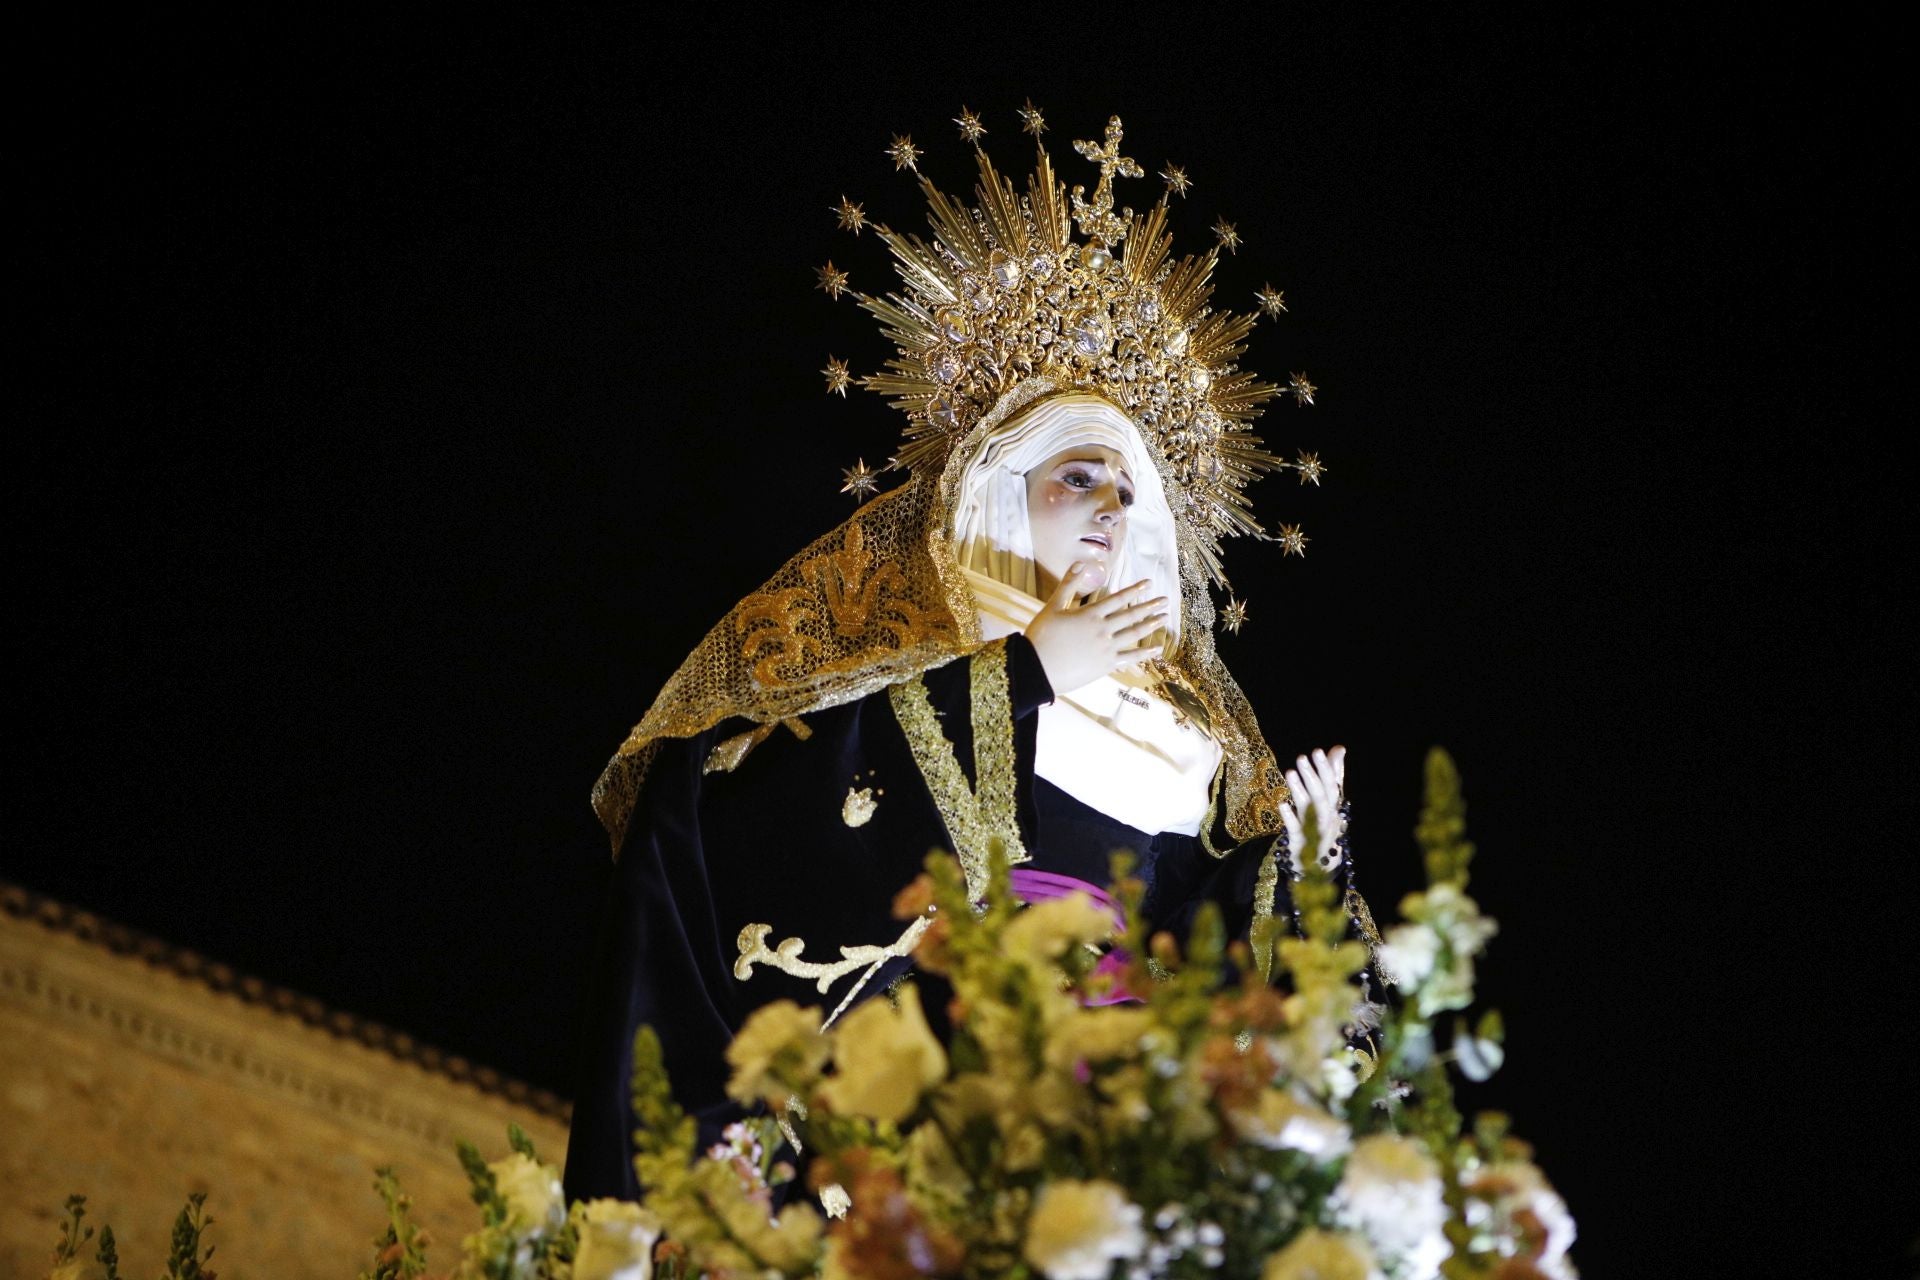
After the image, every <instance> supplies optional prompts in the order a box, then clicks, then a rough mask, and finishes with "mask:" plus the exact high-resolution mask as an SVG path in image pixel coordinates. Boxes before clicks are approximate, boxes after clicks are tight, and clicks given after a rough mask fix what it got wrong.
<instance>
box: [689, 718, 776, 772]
mask: <svg viewBox="0 0 1920 1280" xmlns="http://www.w3.org/2000/svg"><path fill="white" fill-rule="evenodd" d="M772 732H773V726H772V725H770V724H763V725H761V726H760V727H759V728H757V729H749V730H747V731H746V732H745V733H736V734H734V735H733V736H732V737H731V738H728V739H727V740H726V741H725V742H722V743H719V744H717V745H716V746H715V747H714V749H713V750H712V751H709V752H708V753H707V762H706V763H705V764H703V765H701V766H700V772H701V773H732V772H733V771H734V770H735V769H738V768H739V767H740V762H741V761H742V760H745V759H746V758H747V753H748V752H749V751H751V750H753V749H754V748H755V747H757V746H759V745H760V744H761V743H763V742H765V741H766V740H767V735H768V734H770V733H772Z"/></svg>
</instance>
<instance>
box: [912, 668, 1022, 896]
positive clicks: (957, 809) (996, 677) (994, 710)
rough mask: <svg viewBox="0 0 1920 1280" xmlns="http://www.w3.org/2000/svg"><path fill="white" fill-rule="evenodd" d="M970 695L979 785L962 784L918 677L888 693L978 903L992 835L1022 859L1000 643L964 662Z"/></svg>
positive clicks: (983, 893) (1010, 714)
mask: <svg viewBox="0 0 1920 1280" xmlns="http://www.w3.org/2000/svg"><path fill="white" fill-rule="evenodd" d="M968 681H969V684H970V685H971V692H972V698H971V701H972V714H973V776H974V778H975V780H976V782H977V785H978V789H977V790H976V788H975V787H970V786H968V785H967V775H966V774H965V773H964V772H963V771H962V770H961V768H960V761H959V760H958V759H956V758H955V757H954V754H953V743H951V742H949V741H948V740H947V735H946V734H945V733H944V732H943V731H942V730H941V728H940V717H939V716H937V715H935V714H934V710H933V703H932V701H931V700H930V699H929V698H928V697H927V686H926V685H925V684H924V683H922V682H921V680H920V678H919V677H917V676H916V677H914V678H913V679H912V680H904V681H902V682H901V683H899V684H896V685H894V686H893V687H892V688H890V689H888V690H887V698H888V700H889V701H891V702H892V704H893V714H894V718H895V719H897V720H898V721H899V722H900V729H901V732H903V733H904V734H906V738H907V746H908V747H909V748H910V749H911V750H912V751H913V759H914V763H915V764H918V765H919V766H920V776H921V777H922V778H924V779H926V783H927V791H928V793H929V794H931V795H932V797H933V804H934V807H935V808H936V809H938V810H939V811H940V819H941V821H942V822H944V823H946V827H947V836H948V838H949V839H951V840H952V841H953V844H954V850H953V852H954V855H955V856H956V857H958V858H959V859H960V868H961V870H962V871H963V872H964V873H965V875H966V878H967V894H968V896H969V897H971V898H972V899H973V900H974V901H976V902H978V901H979V900H980V899H981V898H984V897H985V896H986V892H987V851H988V848H989V845H990V844H991V842H992V841H993V840H995V839H998V840H1000V841H1001V843H1002V844H1003V845H1004V846H1005V848H1006V851H1007V861H1008V862H1009V863H1019V862H1025V861H1027V858H1028V854H1027V848H1026V845H1025V844H1024V843H1023V842H1022V841H1021V839H1020V823H1019V819H1018V817H1017V811H1016V809H1015V807H1014V759H1013V706H1012V704H1011V703H1010V702H1009V700H1008V697H1007V647H1006V643H1005V641H998V642H996V643H994V644H990V645H987V646H986V647H985V648H983V649H980V650H978V651H976V652H975V653H974V655H973V657H972V658H971V659H970V660H969V670H968Z"/></svg>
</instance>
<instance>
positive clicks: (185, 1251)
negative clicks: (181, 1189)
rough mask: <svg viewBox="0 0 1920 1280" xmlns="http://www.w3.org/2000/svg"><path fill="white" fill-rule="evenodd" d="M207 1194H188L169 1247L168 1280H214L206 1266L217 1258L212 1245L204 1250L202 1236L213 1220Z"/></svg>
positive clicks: (177, 1218) (174, 1222)
mask: <svg viewBox="0 0 1920 1280" xmlns="http://www.w3.org/2000/svg"><path fill="white" fill-rule="evenodd" d="M206 1203H207V1193H206V1192H204V1191H196V1192H194V1193H193V1194H192V1195H190V1196H188V1197H187V1203H186V1205H185V1206H184V1207H182V1208H181V1210H180V1215H179V1216H178V1217H176V1218H175V1219H174V1220H173V1239H172V1242H171V1245H170V1247H169V1248H168V1250H167V1272H166V1280H213V1272H211V1271H208V1270H207V1269H206V1265H207V1263H208V1262H209V1261H211V1260H212V1258H213V1249H214V1247H213V1246H212V1245H207V1246H206V1248H205V1249H204V1250H202V1249H201V1247H200V1246H201V1241H202V1238H203V1237H204V1236H205V1235H206V1232H207V1228H208V1227H210V1226H212V1225H213V1219H212V1218H209V1217H207V1216H206Z"/></svg>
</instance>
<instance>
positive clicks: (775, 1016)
mask: <svg viewBox="0 0 1920 1280" xmlns="http://www.w3.org/2000/svg"><path fill="white" fill-rule="evenodd" d="M826 1060H827V1039H826V1037H825V1036H823V1035H821V1034H820V1011H819V1010H818V1009H802V1008H801V1007H800V1006H799V1005H797V1004H795V1003H794V1002H793V1001H791V1000H774V1001H771V1002H769V1003H767V1004H764V1005H761V1006H760V1007H759V1008H758V1009H756V1010H754V1011H753V1015H752V1016H751V1017H749V1018H748V1019H747V1021H746V1023H745V1025H743V1026H742V1027H741V1028H740V1030H739V1031H738V1032H737V1033H735V1035H734V1037H733V1042H732V1043H731V1044H729V1045H728V1046H727V1065H728V1066H730V1067H732V1068H733V1077H732V1078H731V1079H730V1080H728V1081H727V1096H728V1097H729V1098H732V1099H733V1100H734V1101H736V1102H745V1103H754V1102H767V1103H770V1104H772V1105H774V1106H780V1105H782V1104H784V1103H785V1101H786V1099H787V1096H788V1095H789V1094H790V1093H791V1092H792V1090H791V1089H790V1088H789V1087H788V1083H787V1082H785V1081H783V1080H781V1079H780V1078H779V1075H780V1072H779V1068H781V1067H782V1066H785V1067H787V1068H789V1069H797V1070H798V1071H799V1072H800V1074H802V1075H811V1074H813V1073H816V1072H818V1071H819V1070H820V1068H821V1066H822V1065H823V1064H824V1063H825V1062H826Z"/></svg>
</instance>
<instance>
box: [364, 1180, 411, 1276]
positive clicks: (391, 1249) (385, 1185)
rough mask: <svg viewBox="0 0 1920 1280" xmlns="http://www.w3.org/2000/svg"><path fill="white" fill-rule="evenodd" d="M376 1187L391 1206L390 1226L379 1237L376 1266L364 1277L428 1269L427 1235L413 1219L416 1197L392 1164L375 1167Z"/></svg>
mask: <svg viewBox="0 0 1920 1280" xmlns="http://www.w3.org/2000/svg"><path fill="white" fill-rule="evenodd" d="M373 1189H374V1190H375V1191H377V1192H378V1193H379V1194H380V1199H381V1201H382V1202H383V1203H384V1204H385V1205H386V1207H387V1229H386V1231H385V1232H384V1233H382V1234H381V1235H380V1236H378V1237H377V1238H375V1240H374V1242H373V1249H374V1256H373V1267H372V1269H371V1270H367V1271H362V1272H361V1273H360V1280H412V1277H414V1276H417V1275H420V1274H421V1273H422V1272H424V1271H425V1270H426V1269H427V1251H426V1245H427V1238H426V1234H425V1233H424V1232H422V1231H421V1230H420V1228H419V1226H418V1225H416V1224H415V1223H414V1221H413V1200H412V1198H411V1197H409V1196H408V1195H407V1194H406V1192H404V1191H402V1190H401V1189H400V1180H399V1179H398V1178H396V1177H395V1176H394V1173H393V1169H392V1167H391V1166H382V1167H381V1168H379V1169H376V1170H374V1183H373Z"/></svg>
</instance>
